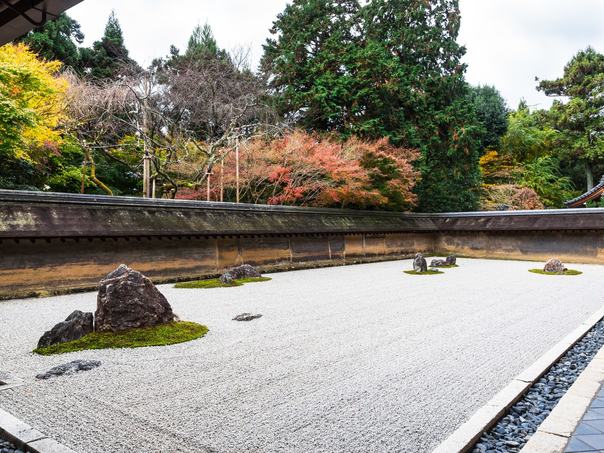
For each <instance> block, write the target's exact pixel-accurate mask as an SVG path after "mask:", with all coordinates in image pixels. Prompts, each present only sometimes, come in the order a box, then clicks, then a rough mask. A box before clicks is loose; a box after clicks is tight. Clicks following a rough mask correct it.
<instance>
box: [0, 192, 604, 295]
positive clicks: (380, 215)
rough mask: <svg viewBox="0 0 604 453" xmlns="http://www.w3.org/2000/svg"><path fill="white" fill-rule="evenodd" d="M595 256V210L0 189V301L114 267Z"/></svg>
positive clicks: (159, 269)
mask: <svg viewBox="0 0 604 453" xmlns="http://www.w3.org/2000/svg"><path fill="white" fill-rule="evenodd" d="M417 251H422V252H425V253H428V254H446V253H457V254H459V255H462V256H468V257H488V258H513V259H528V260H540V261H543V260H546V259H548V258H550V257H552V256H558V257H560V258H561V259H563V260H566V261H568V262H586V263H602V262H604V209H583V210H561V211H534V212H514V213H501V212H497V213H448V214H401V213H384V212H372V211H347V210H334V209H301V208H291V207H274V206H250V205H234V204H228V203H202V202H188V201H169V200H142V199H137V198H127V197H105V196H98V197H97V196H81V195H66V194H32V193H27V192H18V191H2V190H0V298H8V297H21V296H27V295H30V294H36V293H58V292H65V291H70V290H77V289H90V288H94V287H95V285H96V284H97V282H98V281H99V279H100V278H101V277H102V276H103V275H105V274H107V273H108V272H109V271H111V270H113V269H114V268H115V267H116V266H117V265H119V264H120V263H126V264H129V265H130V266H132V267H134V268H136V269H139V270H141V271H142V272H144V273H145V274H147V275H149V276H150V277H151V278H153V279H154V280H155V281H157V282H160V281H175V280H184V279H191V278H196V277H201V276H208V275H216V274H218V273H220V272H222V271H223V270H224V269H226V268H228V267H230V266H232V265H235V264H239V263H243V262H246V263H251V264H255V265H258V266H261V267H262V268H264V269H265V270H274V269H295V268H303V267H314V266H329V265H341V264H350V263H357V262H367V261H374V260H385V259H395V258H402V257H410V256H412V255H413V254H414V253H415V252H417Z"/></svg>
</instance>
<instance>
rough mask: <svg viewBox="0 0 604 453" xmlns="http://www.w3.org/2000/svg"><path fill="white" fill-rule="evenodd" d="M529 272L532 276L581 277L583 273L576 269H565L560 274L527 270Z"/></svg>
mask: <svg viewBox="0 0 604 453" xmlns="http://www.w3.org/2000/svg"><path fill="white" fill-rule="evenodd" d="M529 272H532V273H533V274H540V275H581V274H582V273H583V272H581V271H578V270H576V269H567V270H566V271H564V272H562V273H560V274H559V273H557V272H545V271H544V270H543V269H529Z"/></svg>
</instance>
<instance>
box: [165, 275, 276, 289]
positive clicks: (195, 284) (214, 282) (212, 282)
mask: <svg viewBox="0 0 604 453" xmlns="http://www.w3.org/2000/svg"><path fill="white" fill-rule="evenodd" d="M270 279H271V278H270V277H249V278H240V279H238V280H234V281H233V283H230V284H226V283H222V282H221V281H220V279H219V278H210V279H208V280H196V281H192V282H181V283H176V284H175V285H174V288H230V287H232V286H241V285H243V284H245V283H254V282H267V281H269V280H270Z"/></svg>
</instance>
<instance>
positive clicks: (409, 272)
mask: <svg viewBox="0 0 604 453" xmlns="http://www.w3.org/2000/svg"><path fill="white" fill-rule="evenodd" d="M403 272H404V273H405V274H409V275H435V274H444V272H441V271H437V270H436V269H428V270H427V271H426V272H418V271H403Z"/></svg>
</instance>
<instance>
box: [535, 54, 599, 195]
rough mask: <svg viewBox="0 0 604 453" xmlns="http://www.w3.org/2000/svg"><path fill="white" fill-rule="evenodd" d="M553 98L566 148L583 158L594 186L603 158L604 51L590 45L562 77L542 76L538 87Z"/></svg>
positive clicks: (553, 116)
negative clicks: (602, 52) (597, 168)
mask: <svg viewBox="0 0 604 453" xmlns="http://www.w3.org/2000/svg"><path fill="white" fill-rule="evenodd" d="M537 88H538V89H539V90H541V91H543V92H544V93H545V94H546V95H548V96H554V97H560V96H562V97H566V98H568V101H566V102H561V101H559V100H556V101H554V104H553V105H552V108H551V109H550V118H551V120H552V122H553V124H554V125H555V127H556V129H558V130H559V131H560V132H561V134H562V135H563V136H564V139H565V142H566V145H567V146H566V149H567V152H568V153H570V154H571V156H572V157H574V159H577V160H579V161H581V162H582V163H583V165H584V170H585V182H586V186H587V188H588V189H590V188H591V187H593V184H594V177H593V166H594V165H596V164H599V163H602V160H603V159H604V115H603V112H604V55H603V54H601V53H598V52H596V51H595V50H594V49H593V48H591V47H588V48H587V49H585V50H582V51H580V52H578V53H577V54H576V55H575V56H574V57H573V58H572V59H571V60H570V62H569V63H568V64H567V65H566V66H565V67H564V74H563V76H562V77H560V78H558V79H555V80H541V81H540V82H539V85H538V87H537Z"/></svg>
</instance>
